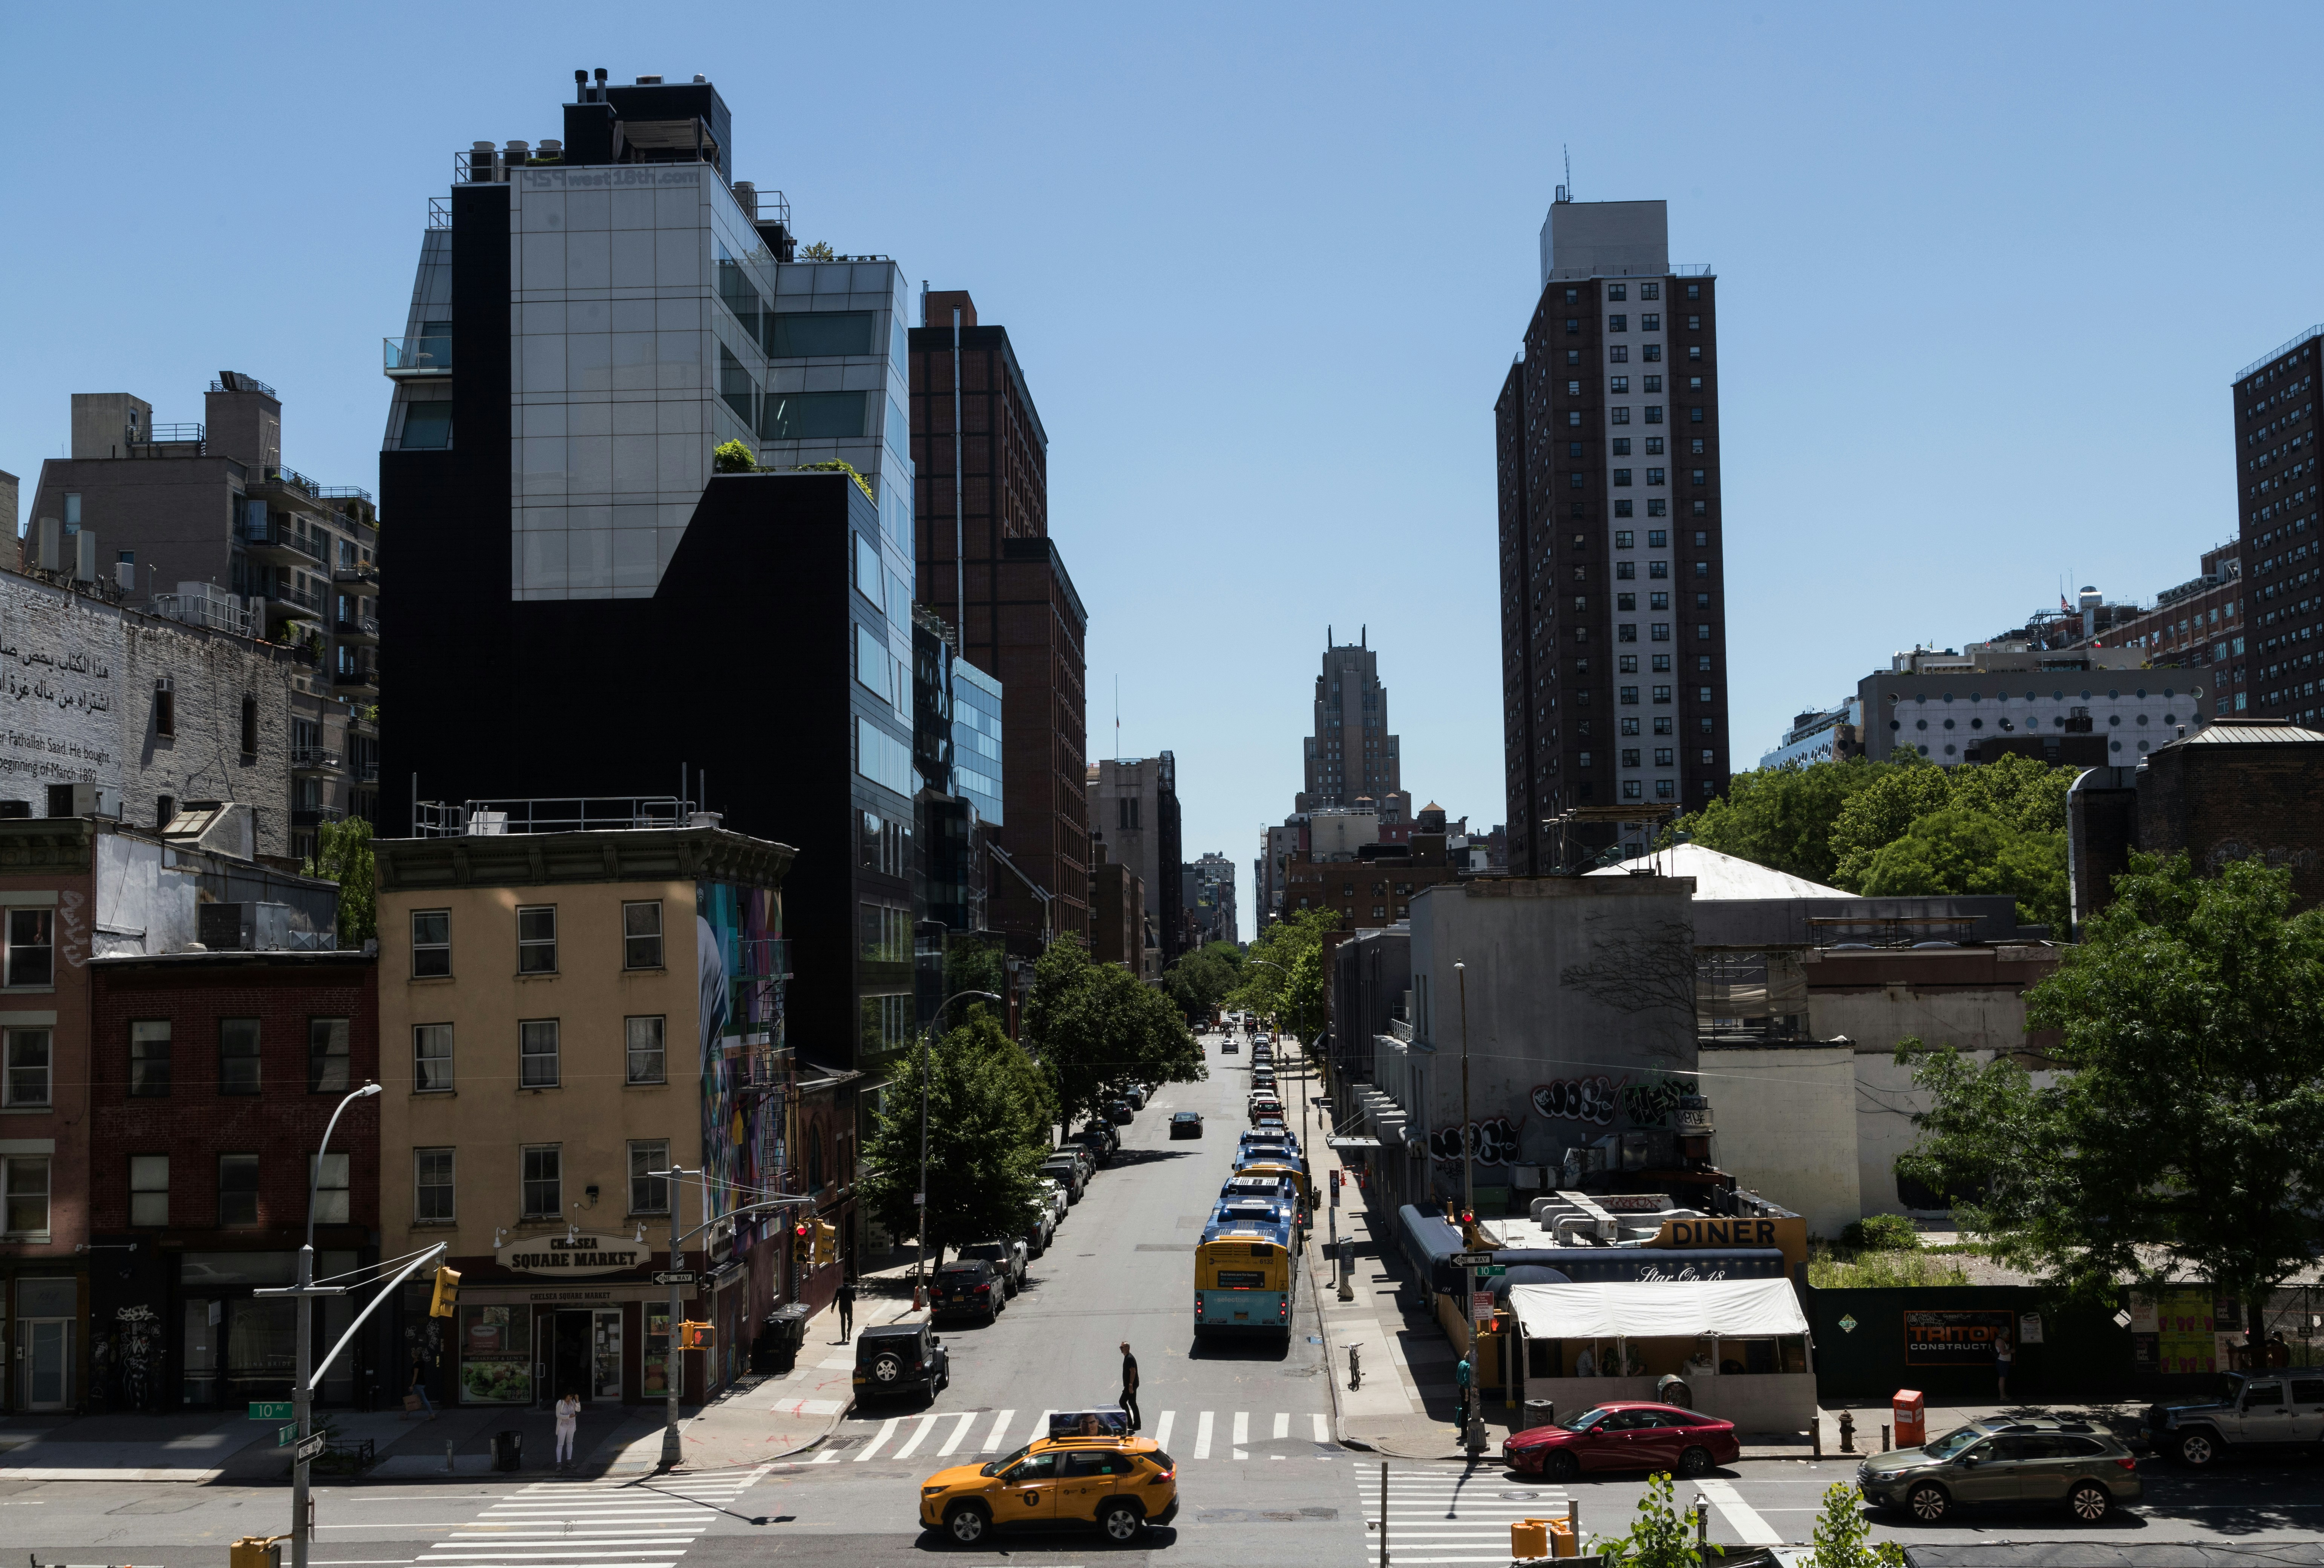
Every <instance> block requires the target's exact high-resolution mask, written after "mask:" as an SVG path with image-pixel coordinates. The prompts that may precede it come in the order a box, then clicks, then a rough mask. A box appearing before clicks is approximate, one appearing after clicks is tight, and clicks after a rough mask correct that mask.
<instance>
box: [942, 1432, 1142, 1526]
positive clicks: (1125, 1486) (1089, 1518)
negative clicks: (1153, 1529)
mask: <svg viewBox="0 0 2324 1568" xmlns="http://www.w3.org/2000/svg"><path fill="white" fill-rule="evenodd" d="M1177 1512H1178V1466H1177V1463H1176V1462H1175V1461H1174V1460H1172V1459H1171V1457H1170V1456H1169V1455H1168V1454H1167V1453H1163V1452H1162V1448H1161V1445H1160V1444H1159V1443H1156V1442H1155V1441H1154V1440H1153V1439H1152V1438H1150V1437H1120V1436H1096V1437H1043V1438H1038V1439H1036V1440H1035V1441H1034V1442H1031V1443H1027V1444H1026V1445H1025V1446H1024V1447H1022V1448H1020V1449H1019V1450H1018V1451H1017V1452H1016V1453H1012V1454H1010V1455H1009V1456H1008V1457H1007V1458H1005V1459H996V1460H994V1461H992V1462H991V1463H990V1464H963V1465H955V1466H954V1467H953V1468H952V1469H950V1470H940V1471H936V1474H934V1475H932V1476H930V1477H928V1479H927V1480H925V1481H923V1482H921V1483H920V1523H921V1525H922V1526H924V1527H926V1528H927V1529H931V1530H942V1531H943V1532H944V1533H945V1538H946V1539H947V1540H949V1541H950V1542H951V1543H952V1544H953V1545H955V1546H977V1545H982V1544H983V1543H984V1540H985V1537H986V1536H988V1535H990V1534H991V1532H992V1531H994V1530H1002V1529H1017V1528H1023V1527H1027V1526H1051V1527H1058V1528H1062V1527H1065V1526H1075V1525H1095V1526H1097V1527H1098V1528H1099V1529H1101V1530H1102V1531H1104V1532H1105V1536H1106V1538H1107V1539H1108V1540H1110V1541H1111V1542H1113V1543H1114V1544H1115V1545H1125V1544H1127V1543H1129V1542H1130V1541H1134V1540H1136V1539H1137V1538H1138V1536H1139V1532H1140V1531H1142V1530H1144V1529H1145V1528H1146V1526H1148V1525H1167V1524H1168V1523H1169V1522H1170V1521H1171V1519H1172V1518H1173V1517H1176V1514H1177Z"/></svg>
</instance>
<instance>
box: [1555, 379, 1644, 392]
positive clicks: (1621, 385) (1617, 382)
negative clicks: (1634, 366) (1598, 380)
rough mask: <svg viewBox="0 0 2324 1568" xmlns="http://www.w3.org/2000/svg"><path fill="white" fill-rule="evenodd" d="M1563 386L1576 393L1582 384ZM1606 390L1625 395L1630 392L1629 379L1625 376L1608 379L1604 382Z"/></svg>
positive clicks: (1574, 383)
mask: <svg viewBox="0 0 2324 1568" xmlns="http://www.w3.org/2000/svg"><path fill="white" fill-rule="evenodd" d="M1565 384H1566V385H1567V386H1569V387H1572V389H1573V390H1574V391H1575V392H1580V391H1581V390H1582V383H1580V382H1578V381H1570V382H1567V383H1565ZM1606 390H1607V391H1609V392H1614V393H1616V394H1618V395H1627V394H1628V392H1629V390H1630V378H1629V377H1628V376H1627V375H1617V376H1611V377H1609V378H1608V380H1607V382H1606Z"/></svg>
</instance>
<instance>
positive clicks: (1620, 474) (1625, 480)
mask: <svg viewBox="0 0 2324 1568" xmlns="http://www.w3.org/2000/svg"><path fill="white" fill-rule="evenodd" d="M1614 483H1615V484H1616V485H1618V486H1626V485H1628V484H1629V483H1630V471H1629V470H1628V468H1617V469H1615V470H1614Z"/></svg>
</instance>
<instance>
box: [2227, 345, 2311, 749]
mask: <svg viewBox="0 0 2324 1568" xmlns="http://www.w3.org/2000/svg"><path fill="white" fill-rule="evenodd" d="M2319 349H2324V326H2319V327H2310V328H2309V329H2308V330H2307V331H2305V332H2303V333H2301V335H2300V336H2299V337H2295V338H2293V339H2292V341H2291V342H2289V343H2287V344H2285V345H2284V346H2282V347H2281V348H2279V349H2277V350H2276V351H2275V352H2274V353H2273V354H2271V355H2267V356H2266V357H2265V358H2264V359H2262V360H2260V361H2259V362H2258V363H2257V364H2247V365H2246V366H2245V367H2244V368H2243V371H2242V373H2241V374H2238V375H2237V376H2236V381H2235V397H2236V514H2237V516H2238V517H2239V518H2240V520H2241V521H2242V524H2243V530H2242V532H2243V564H2244V574H2243V575H2244V584H2245V586H2244V627H2245V638H2244V639H2243V640H2234V639H2230V640H2228V641H2222V642H2220V643H2218V645H2217V648H2218V651H2215V652H2214V653H2213V655H2212V662H2213V663H2214V664H2215V665H2218V664H2221V663H2222V662H2223V661H2222V660H2221V659H2220V657H2219V654H2220V652H2222V651H2226V650H2229V649H2230V648H2232V650H2233V651H2232V652H2228V653H2227V658H2226V659H2225V660H2224V664H2225V668H2220V669H2214V670H2213V671H2212V682H2211V696H2210V705H2211V713H2212V715H2213V716H2215V717H2219V718H2224V717H2227V715H2230V714H2234V713H2236V712H2240V711H2243V710H2245V709H2246V707H2248V708H2250V709H2252V710H2255V711H2256V712H2258V713H2259V714H2261V715H2264V716H2266V717H2268V718H2272V719H2291V720H2293V721H2295V722H2296V723H2300V724H2315V723H2316V722H2317V720H2318V719H2319V717H2324V705H2319V700H2318V696H2317V691H2318V687H2319V684H2324V678H2319V673H2318V671H2317V669H2316V666H2317V665H2318V664H2319V662H2324V652H2319V650H2318V648H2317V646H2316V639H2317V638H2318V637H2319V636H2324V561H2319V557H2324V531H2319V519H2324V512H2319V510H2318V508H2317V498H2318V497H2319V495H2324V486H2319V484H2318V483H2317V477H2316V476H2317V466H2316V431H2317V422H2316V407H2317V401H2316V365H2317V361H2318V359H2319ZM2246 645H2248V647H2249V649H2250V651H2249V652H2248V653H2246V652H2245V649H2246ZM2236 655H2242V657H2240V658H2238V657H2236ZM2246 673H2248V676H2249V678H2248V679H2246Z"/></svg>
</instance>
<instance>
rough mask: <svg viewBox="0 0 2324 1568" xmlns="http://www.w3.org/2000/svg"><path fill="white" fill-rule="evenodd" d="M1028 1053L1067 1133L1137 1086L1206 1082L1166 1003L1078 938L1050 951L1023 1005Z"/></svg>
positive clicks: (1197, 1053)
mask: <svg viewBox="0 0 2324 1568" xmlns="http://www.w3.org/2000/svg"><path fill="white" fill-rule="evenodd" d="M1023 1034H1024V1038H1025V1045H1026V1048H1027V1049H1028V1050H1030V1051H1031V1052H1032V1053H1033V1056H1034V1058H1035V1060H1037V1062H1039V1064H1040V1065H1041V1067H1042V1070H1043V1071H1044V1073H1045V1074H1046V1075H1047V1078H1048V1082H1049V1087H1050V1093H1051V1094H1052V1096H1053V1109H1052V1112H1051V1113H1052V1114H1054V1115H1055V1116H1056V1118H1057V1119H1058V1121H1059V1122H1060V1123H1061V1124H1062V1125H1064V1126H1066V1127H1070V1126H1072V1125H1073V1123H1074V1122H1075V1121H1086V1120H1090V1119H1093V1118H1096V1117H1099V1116H1102V1115H1103V1114H1104V1111H1105V1104H1106V1102H1107V1101H1109V1100H1118V1099H1120V1097H1121V1096H1122V1093H1124V1092H1125V1091H1126V1090H1127V1089H1128V1088H1129V1087H1130V1084H1191V1083H1195V1082H1199V1081H1200V1080H1201V1079H1203V1077H1205V1076H1207V1074H1206V1073H1205V1072H1204V1070H1203V1051H1202V1047H1200V1046H1198V1045H1196V1044H1195V1043H1194V1036H1193V1035H1191V1034H1189V1033H1188V1032H1187V1030H1186V1024H1185V1019H1182V1018H1181V1017H1180V1016H1179V1014H1178V1010H1177V1009H1176V1007H1175V1006H1173V1005H1172V1003H1171V1002H1170V1001H1169V999H1168V998H1167V997H1165V996H1164V995H1163V994H1162V992H1160V991H1158V990H1157V989H1155V988H1154V987H1152V986H1149V985H1147V984H1145V983H1143V982H1140V981H1139V979H1138V978H1137V976H1135V975H1133V974H1131V973H1130V972H1129V971H1128V970H1126V969H1124V968H1122V967H1121V966H1120V964H1100V963H1097V962H1096V961H1094V960H1093V959H1092V958H1091V957H1090V955H1089V950H1088V949H1087V948H1085V947H1084V946H1083V945H1081V943H1080V942H1079V941H1077V940H1075V939H1074V938H1073V937H1070V936H1067V937H1064V938H1062V939H1060V940H1058V941H1056V942H1054V943H1052V944H1050V946H1049V950H1048V951H1047V952H1046V953H1044V954H1042V955H1041V957H1040V961H1039V962H1038V963H1037V964H1035V965H1034V966H1033V989H1032V990H1031V992H1028V994H1027V996H1026V998H1025V1019H1024V1029H1023Z"/></svg>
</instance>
